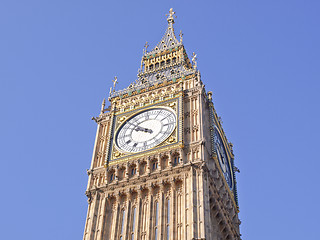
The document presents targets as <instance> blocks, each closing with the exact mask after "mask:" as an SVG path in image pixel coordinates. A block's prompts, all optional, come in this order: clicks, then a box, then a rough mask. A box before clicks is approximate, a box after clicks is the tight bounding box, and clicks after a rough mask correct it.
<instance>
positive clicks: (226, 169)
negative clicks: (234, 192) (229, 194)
mask: <svg viewBox="0 0 320 240" xmlns="http://www.w3.org/2000/svg"><path fill="white" fill-rule="evenodd" d="M214 141H215V144H216V146H215V148H216V153H217V157H218V160H219V164H220V167H221V170H222V173H223V175H224V178H225V179H226V181H227V183H228V185H229V187H230V189H232V188H233V180H232V173H231V170H230V164H229V160H228V157H227V153H226V149H225V147H224V145H223V141H222V139H221V136H220V133H219V132H218V131H217V130H215V138H214Z"/></svg>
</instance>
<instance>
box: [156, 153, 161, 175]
mask: <svg viewBox="0 0 320 240" xmlns="http://www.w3.org/2000/svg"><path fill="white" fill-rule="evenodd" d="M161 158H162V154H158V155H157V159H158V170H159V171H160V172H161Z"/></svg>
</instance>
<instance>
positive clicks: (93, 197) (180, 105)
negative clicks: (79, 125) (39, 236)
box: [83, 9, 241, 240]
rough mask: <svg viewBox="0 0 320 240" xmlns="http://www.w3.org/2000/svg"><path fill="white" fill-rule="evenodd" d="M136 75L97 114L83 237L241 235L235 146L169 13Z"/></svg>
mask: <svg viewBox="0 0 320 240" xmlns="http://www.w3.org/2000/svg"><path fill="white" fill-rule="evenodd" d="M167 16H168V17H167V21H168V27H167V29H166V32H165V34H164V36H163V38H162V39H161V41H160V42H159V43H158V44H157V45H156V46H155V47H154V49H152V50H151V51H148V50H147V47H148V45H147V44H146V46H145V50H144V53H143V56H142V61H141V69H140V70H139V73H138V75H137V79H136V80H135V81H134V82H133V83H131V84H130V85H129V86H128V88H126V89H123V90H117V91H116V90H115V85H116V83H117V78H115V79H114V80H113V82H114V85H113V87H112V88H111V89H110V93H109V98H108V101H109V105H110V106H108V107H106V101H105V100H104V101H103V103H102V107H101V112H100V115H99V116H98V117H95V118H93V119H94V120H95V122H96V123H97V125H98V126H97V134H96V139H95V144H94V151H93V157H92V162H91V167H90V169H89V170H88V176H89V180H88V187H87V190H86V195H87V197H88V203H89V204H88V212H87V219H86V224H85V230H84V237H83V239H84V240H108V239H112V240H180V239H183V240H200V239H207V240H225V239H230V240H237V239H241V238H240V230H239V225H240V220H239V218H238V200H237V188H236V178H235V170H236V169H237V168H236V167H235V165H234V154H233V151H232V144H231V143H230V142H228V140H227V138H226V135H225V133H224V131H223V128H222V125H221V121H220V118H219V117H218V115H217V113H216V111H215V108H214V105H213V102H212V93H211V92H210V91H209V92H206V89H205V86H204V84H203V82H202V79H201V75H200V72H199V70H198V67H197V59H196V54H193V56H192V59H191V61H190V59H189V57H188V55H187V53H186V50H185V48H184V45H183V42H182V34H180V39H179V40H178V39H177V38H176V35H175V32H174V28H173V25H174V22H175V19H174V17H175V13H174V12H173V10H172V9H170V12H169V14H168V15H167Z"/></svg>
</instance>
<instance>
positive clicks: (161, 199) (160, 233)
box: [158, 181, 165, 239]
mask: <svg viewBox="0 0 320 240" xmlns="http://www.w3.org/2000/svg"><path fill="white" fill-rule="evenodd" d="M163 211H164V182H163V181H162V182H161V184H160V197H159V219H158V239H164V232H163V229H165V228H164V217H163V216H164V214H163V213H164V212H163Z"/></svg>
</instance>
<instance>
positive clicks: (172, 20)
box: [166, 8, 177, 23]
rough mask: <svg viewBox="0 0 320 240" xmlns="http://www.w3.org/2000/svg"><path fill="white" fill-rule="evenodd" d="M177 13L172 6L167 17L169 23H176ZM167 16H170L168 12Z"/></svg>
mask: <svg viewBox="0 0 320 240" xmlns="http://www.w3.org/2000/svg"><path fill="white" fill-rule="evenodd" d="M174 14H176V13H175V12H174V11H173V9H172V8H170V10H169V17H168V18H167V21H168V23H174V18H173V17H177V16H176V15H174ZM166 16H168V14H166Z"/></svg>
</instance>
